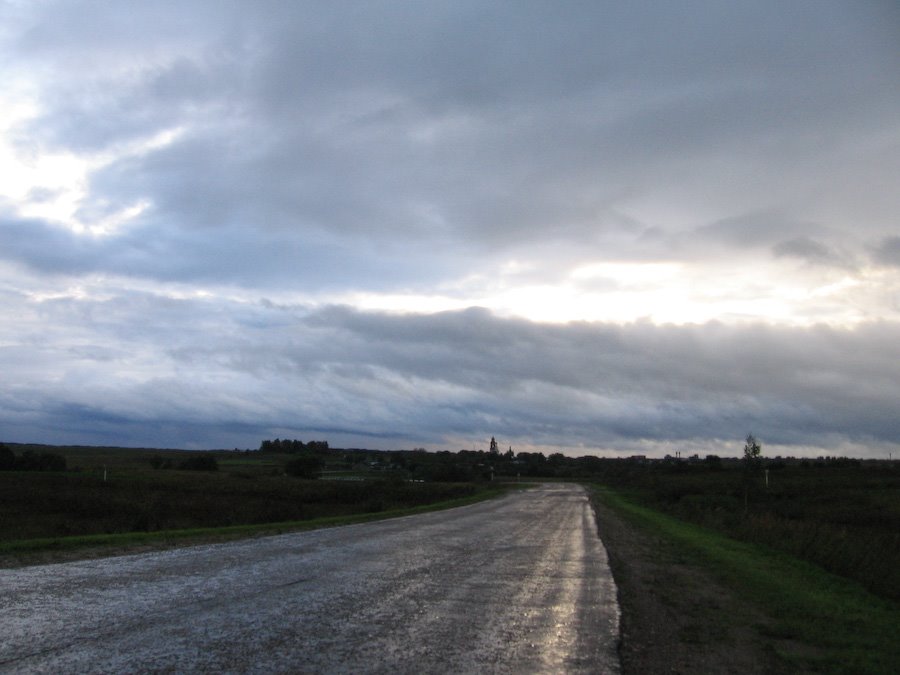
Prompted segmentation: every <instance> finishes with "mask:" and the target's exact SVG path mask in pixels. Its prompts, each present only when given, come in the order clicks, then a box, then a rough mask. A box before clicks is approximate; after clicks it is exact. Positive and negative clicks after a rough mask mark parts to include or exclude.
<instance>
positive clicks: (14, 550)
mask: <svg viewBox="0 0 900 675" xmlns="http://www.w3.org/2000/svg"><path fill="white" fill-rule="evenodd" d="M506 492H507V488H492V489H489V490H484V491H481V492H479V493H477V494H474V495H469V496H466V497H460V498H457V499H449V500H446V501H442V502H435V503H433V504H424V505H422V506H414V507H410V508H406V509H393V510H388V511H378V512H375V513H356V514H350V515H343V516H327V517H323V518H315V519H311V520H294V521H285V522H279V523H259V524H253V525H229V526H226V527H198V528H190V529H182V530H158V531H154V532H120V533H114V534H90V535H80V536H71V537H44V538H39V539H18V540H12V541H0V555H13V556H15V555H18V554H36V553H44V552H54V551H78V550H80V549H97V548H102V549H105V548H108V549H110V550H111V551H113V550H115V549H120V548H123V547H124V548H128V547H132V546H134V547H139V546H151V547H152V546H154V545H159V546H165V545H169V544H175V543H179V542H181V543H184V544H190V543H194V542H209V541H230V540H234V539H243V538H249V537H254V536H264V535H270V534H283V533H287V532H303V531H307V530H316V529H321V528H325V527H339V526H341V525H354V524H357V523H368V522H373V521H376V520H386V519H388V518H400V517H403V516H411V515H415V514H419V513H427V512H430V511H440V510H444V509H450V508H456V507H459V506H467V505H469V504H474V503H477V502H481V501H485V500H487V499H493V498H494V497H498V496H500V495H502V494H505V493H506Z"/></svg>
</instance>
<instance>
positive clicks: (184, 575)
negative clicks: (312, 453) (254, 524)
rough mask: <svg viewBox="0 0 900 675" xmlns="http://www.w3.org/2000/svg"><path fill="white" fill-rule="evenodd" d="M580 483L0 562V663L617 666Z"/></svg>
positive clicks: (466, 669)
mask: <svg viewBox="0 0 900 675" xmlns="http://www.w3.org/2000/svg"><path fill="white" fill-rule="evenodd" d="M615 597H616V596H615V586H614V584H613V581H612V577H611V575H610V572H609V568H608V566H607V561H606V552H605V550H604V548H603V546H602V544H601V543H600V541H599V540H598V538H597V535H596V526H595V523H594V517H593V513H592V512H591V508H590V505H589V504H588V501H587V498H586V495H585V494H584V492H583V491H582V489H581V488H579V487H577V486H572V485H546V486H543V487H541V488H539V489H535V490H530V491H527V492H524V493H519V494H513V495H508V496H506V497H503V498H501V499H498V500H492V501H489V502H483V503H481V504H476V505H472V506H468V507H464V508H460V509H453V510H450V511H442V512H436V513H429V514H424V515H419V516H411V517H408V518H399V519H394V520H387V521H380V522H377V523H369V524H363V525H353V526H349V527H340V528H334V529H328V530H317V531H314V532H305V533H297V534H289V535H282V536H277V537H267V538H264V539H255V540H250V541H242V542H233V543H227V544H217V545H211V546H201V547H193V548H187V549H180V550H174V551H164V552H158V553H149V554H140V555H131V556H122V557H118V558H108V559H104V560H91V561H85V562H75V563H65V564H60V565H46V566H41V567H31V568H23V569H18V570H0V672H48V673H76V672H77V673H84V672H105V673H113V672H114V673H119V672H147V671H152V672H185V671H188V672H248V673H249V672H254V673H272V672H291V673H297V672H301V673H306V672H309V673H365V672H369V673H416V674H417V675H419V674H421V673H529V672H546V673H560V672H591V673H618V672H619V663H618V656H617V654H616V649H615V644H616V640H617V637H618V617H619V612H618V607H617V605H616V599H615Z"/></svg>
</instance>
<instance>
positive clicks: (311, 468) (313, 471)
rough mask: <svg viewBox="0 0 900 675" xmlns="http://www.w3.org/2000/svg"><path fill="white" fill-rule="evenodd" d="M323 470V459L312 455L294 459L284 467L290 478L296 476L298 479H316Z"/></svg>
mask: <svg viewBox="0 0 900 675" xmlns="http://www.w3.org/2000/svg"><path fill="white" fill-rule="evenodd" d="M321 470H322V458H321V457H317V456H316V455H312V454H303V455H300V456H298V457H294V458H293V459H292V460H290V461H289V462H288V463H287V464H285V465H284V472H285V473H286V474H287V475H288V476H296V477H297V478H309V479H315V478H318V477H319V472H320V471H321Z"/></svg>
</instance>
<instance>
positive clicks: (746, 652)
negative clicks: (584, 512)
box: [592, 498, 797, 675]
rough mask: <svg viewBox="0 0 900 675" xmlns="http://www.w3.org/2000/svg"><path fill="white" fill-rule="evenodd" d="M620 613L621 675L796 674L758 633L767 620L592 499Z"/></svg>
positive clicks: (670, 548)
mask: <svg viewBox="0 0 900 675" xmlns="http://www.w3.org/2000/svg"><path fill="white" fill-rule="evenodd" d="M592 503H593V505H594V511H595V514H596V519H597V527H598V531H599V534H600V538H601V540H602V541H603V543H604V546H605V547H606V550H607V554H608V556H609V563H610V568H611V569H612V573H613V577H614V579H615V582H616V585H617V587H618V596H619V605H620V608H621V619H620V628H621V636H620V643H619V655H620V657H621V661H622V673H623V675H638V674H640V675H652V674H654V673H734V674H744V673H774V674H780V673H796V672H797V670H796V667H791V668H789V667H788V666H787V665H786V664H785V663H784V662H783V661H782V660H781V659H779V658H778V656H777V654H776V653H775V650H774V649H773V647H772V645H771V644H770V643H769V642H768V641H767V640H766V638H765V637H764V635H763V632H764V630H765V626H766V624H767V623H768V619H767V618H766V617H765V616H764V615H762V614H761V613H760V612H759V611H758V610H757V609H756V608H755V607H753V606H752V605H751V604H749V603H747V602H746V601H744V600H742V599H741V598H739V597H737V596H736V594H735V593H734V592H733V591H731V590H730V589H729V588H728V587H726V586H725V585H724V584H722V583H721V582H719V581H718V580H716V579H715V578H713V577H712V576H711V575H710V574H709V573H707V572H706V571H705V570H703V569H702V568H701V567H699V566H697V565H695V564H691V563H690V562H689V561H687V560H685V559H684V557H683V556H682V555H680V554H679V553H678V551H677V550H676V549H675V547H673V546H672V545H671V544H669V543H667V542H666V541H664V540H662V539H660V538H659V537H656V536H654V535H652V534H649V533H647V532H646V531H644V530H642V529H640V528H639V527H637V526H636V525H634V524H632V523H630V522H629V521H628V520H626V519H625V518H623V517H622V516H621V515H619V514H618V513H617V512H616V511H614V510H613V509H611V508H609V507H608V506H605V505H604V504H602V503H600V501H599V500H598V499H596V498H595V499H592Z"/></svg>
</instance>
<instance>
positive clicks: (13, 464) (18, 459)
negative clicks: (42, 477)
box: [0, 443, 66, 471]
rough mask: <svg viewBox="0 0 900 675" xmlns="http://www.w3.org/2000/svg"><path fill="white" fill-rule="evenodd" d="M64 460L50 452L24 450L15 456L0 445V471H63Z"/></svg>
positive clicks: (64, 468) (9, 449)
mask: <svg viewBox="0 0 900 675" xmlns="http://www.w3.org/2000/svg"><path fill="white" fill-rule="evenodd" d="M65 470H66V458H65V457H63V456H62V455H57V454H55V453H52V452H34V451H33V450H25V451H24V452H23V453H22V454H21V455H17V454H16V453H14V452H13V451H12V449H11V448H10V447H9V446H8V445H3V444H2V443H0V471H65Z"/></svg>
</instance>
